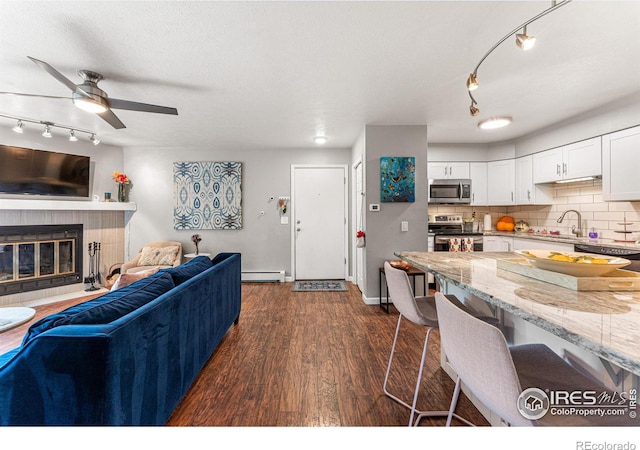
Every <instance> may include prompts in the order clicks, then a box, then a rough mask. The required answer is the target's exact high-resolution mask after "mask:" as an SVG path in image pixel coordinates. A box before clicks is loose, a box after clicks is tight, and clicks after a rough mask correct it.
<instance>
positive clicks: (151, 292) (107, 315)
mask: <svg viewBox="0 0 640 450" xmlns="http://www.w3.org/2000/svg"><path fill="white" fill-rule="evenodd" d="M174 287H175V284H174V283H173V279H172V278H171V276H170V275H169V274H166V273H156V274H155V275H151V276H149V277H147V278H144V279H142V280H139V281H137V282H135V283H132V284H130V285H129V286H126V287H123V288H122V289H118V290H117V291H112V292H108V293H106V294H104V295H102V296H100V297H98V298H96V299H93V300H89V301H88V302H84V303H81V304H79V305H75V306H72V307H71V308H67V309H65V310H64V311H61V312H59V313H56V314H51V315H49V316H47V317H45V318H43V319H40V320H39V321H38V322H36V323H34V324H33V325H32V326H31V327H30V328H29V330H28V331H27V333H26V334H25V337H24V339H23V341H22V344H23V345H25V344H27V343H28V342H29V341H30V340H31V339H33V338H35V337H36V336H37V335H39V334H40V333H44V332H45V331H47V330H50V329H52V328H55V327H59V326H62V325H71V324H105V323H110V322H113V321H114V320H116V319H118V318H120V317H122V316H124V315H125V314H129V313H130V312H132V311H134V310H135V309H137V308H139V307H141V306H142V305H145V304H147V303H149V302H150V301H152V300H154V299H156V298H157V297H158V296H160V295H162V294H164V293H165V292H167V291H169V290H171V289H173V288H174Z"/></svg>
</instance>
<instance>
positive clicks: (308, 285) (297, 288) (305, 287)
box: [291, 280, 347, 292]
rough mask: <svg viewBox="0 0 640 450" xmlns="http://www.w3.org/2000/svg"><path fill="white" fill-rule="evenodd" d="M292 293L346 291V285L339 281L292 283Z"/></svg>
mask: <svg viewBox="0 0 640 450" xmlns="http://www.w3.org/2000/svg"><path fill="white" fill-rule="evenodd" d="M291 290H292V291H293V292H313V291H316V292H321V291H346V290H347V283H346V282H344V281H340V280H311V281H310V280H307V281H294V282H293V288H292V289H291Z"/></svg>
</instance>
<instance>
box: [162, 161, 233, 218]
mask: <svg viewBox="0 0 640 450" xmlns="http://www.w3.org/2000/svg"><path fill="white" fill-rule="evenodd" d="M173 187H174V190H173V197H174V208H173V228H174V229H176V230H240V229H242V163H240V162H176V163H173Z"/></svg>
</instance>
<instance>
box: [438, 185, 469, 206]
mask: <svg viewBox="0 0 640 450" xmlns="http://www.w3.org/2000/svg"><path fill="white" fill-rule="evenodd" d="M428 198H429V200H428V202H429V203H467V204H468V203H471V180H467V179H464V180H461V179H457V180H454V179H441V180H437V179H430V180H429V192H428Z"/></svg>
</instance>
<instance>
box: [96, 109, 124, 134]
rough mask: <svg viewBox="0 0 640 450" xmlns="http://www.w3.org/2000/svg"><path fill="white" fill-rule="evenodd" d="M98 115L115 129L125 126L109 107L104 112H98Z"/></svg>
mask: <svg viewBox="0 0 640 450" xmlns="http://www.w3.org/2000/svg"><path fill="white" fill-rule="evenodd" d="M98 115H99V116H100V117H102V118H103V119H104V120H105V122H107V123H108V124H109V125H111V126H112V127H113V128H115V129H116V130H119V129H121V128H127V127H125V126H124V123H122V121H121V120H120V119H118V116H116V115H115V114H114V113H113V111H111V110H110V109H107V110H106V111H105V112H102V113H98Z"/></svg>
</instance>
